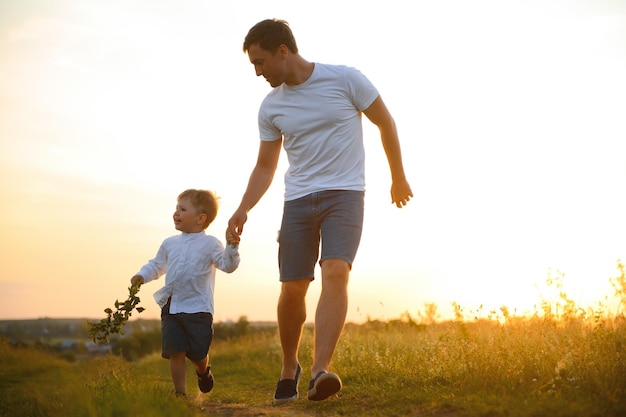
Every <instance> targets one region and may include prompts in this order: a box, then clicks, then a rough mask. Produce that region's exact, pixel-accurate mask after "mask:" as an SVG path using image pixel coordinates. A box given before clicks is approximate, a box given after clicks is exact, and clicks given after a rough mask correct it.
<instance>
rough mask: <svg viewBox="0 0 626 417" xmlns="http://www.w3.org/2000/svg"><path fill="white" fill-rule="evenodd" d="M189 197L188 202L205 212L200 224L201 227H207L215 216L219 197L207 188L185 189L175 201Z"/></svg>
mask: <svg viewBox="0 0 626 417" xmlns="http://www.w3.org/2000/svg"><path fill="white" fill-rule="evenodd" d="M185 199H189V202H190V203H191V205H192V206H193V208H195V209H196V210H197V211H198V212H199V213H204V214H206V221H205V222H204V224H203V225H202V228H203V229H206V228H207V227H209V225H210V224H211V223H212V222H213V220H215V216H217V209H218V208H219V205H218V203H217V200H218V199H219V197H217V196H216V195H215V193H214V192H213V191H207V190H194V189H189V190H185V191H183V192H182V193H180V195H179V196H178V199H177V201H180V200H185Z"/></svg>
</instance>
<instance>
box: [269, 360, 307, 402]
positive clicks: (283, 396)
mask: <svg viewBox="0 0 626 417" xmlns="http://www.w3.org/2000/svg"><path fill="white" fill-rule="evenodd" d="M301 373H302V368H301V367H300V364H298V367H297V368H296V376H295V377H294V379H281V380H280V381H278V384H276V392H275V393H274V403H282V402H286V401H293V400H297V399H298V382H300V374H301Z"/></svg>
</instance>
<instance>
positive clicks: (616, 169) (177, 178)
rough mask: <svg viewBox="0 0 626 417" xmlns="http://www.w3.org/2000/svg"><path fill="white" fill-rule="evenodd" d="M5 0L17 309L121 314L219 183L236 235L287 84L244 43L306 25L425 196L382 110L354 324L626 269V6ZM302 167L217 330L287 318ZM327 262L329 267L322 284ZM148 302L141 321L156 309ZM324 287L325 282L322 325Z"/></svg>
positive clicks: (8, 308)
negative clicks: (266, 30) (120, 303)
mask: <svg viewBox="0 0 626 417" xmlns="http://www.w3.org/2000/svg"><path fill="white" fill-rule="evenodd" d="M303 4H304V3H301V2H296V1H273V0H269V1H266V2H253V1H241V2H226V1H224V2H215V1H208V0H207V1H200V0H183V1H177V2H173V1H152V0H150V1H149V0H124V1H118V0H109V1H101V2H94V1H89V2H87V1H82V0H55V1H52V0H23V1H22V0H19V1H18V0H15V1H11V0H0V192H1V193H2V199H1V200H0V319H16V318H39V317H89V318H99V317H101V316H103V314H104V313H103V309H104V308H106V307H111V306H112V305H113V302H114V301H115V299H125V298H126V296H127V294H128V291H127V287H128V285H129V282H130V277H131V276H132V275H133V274H134V273H135V272H137V271H138V270H139V268H140V267H141V266H142V265H143V264H144V263H145V262H146V261H148V260H149V259H151V258H152V257H153V256H154V255H155V254H156V251H157V249H158V247H159V244H160V243H161V241H162V240H163V239H164V238H165V237H167V236H170V235H173V234H175V233H176V230H175V229H174V227H173V222H172V219H171V216H172V213H173V211H174V208H175V205H176V201H175V199H176V196H177V195H178V194H179V193H180V192H181V191H183V190H184V189H187V188H205V189H211V190H214V191H216V193H217V194H218V195H219V196H220V197H221V207H220V212H219V214H218V217H217V219H216V220H215V222H214V223H213V224H212V225H211V226H210V227H209V229H208V231H207V232H208V233H210V234H213V235H216V236H217V237H219V238H220V239H221V240H222V241H223V240H224V231H225V228H226V223H227V220H228V218H229V217H230V215H231V214H232V212H233V211H234V210H235V208H236V207H237V205H238V204H239V201H240V199H241V195H242V193H243V191H244V189H245V186H246V184H247V180H248V177H249V174H250V171H251V169H252V167H253V165H254V163H255V160H256V154H257V150H258V142H259V139H258V137H259V135H258V130H257V122H256V121H257V110H258V106H259V104H260V102H261V100H262V99H263V97H264V96H265V95H266V94H267V93H268V91H269V89H270V86H269V85H268V84H267V83H266V82H265V80H263V79H262V78H257V77H255V73H254V68H253V67H252V65H251V64H250V63H249V61H248V58H247V56H246V55H245V54H244V53H243V52H242V43H243V39H244V37H245V35H246V33H247V31H248V29H249V28H250V27H251V26H252V25H253V24H255V23H256V22H258V21H260V20H263V19H266V18H272V17H278V18H281V19H285V20H287V21H288V22H289V23H290V25H291V27H292V30H293V31H294V34H295V36H296V40H297V42H298V46H299V48H300V52H301V54H302V56H303V57H304V58H305V59H307V60H309V61H314V62H324V63H332V64H346V65H350V66H354V67H357V68H359V69H360V70H361V71H362V72H363V73H364V74H365V75H367V76H368V77H369V78H370V79H371V80H372V82H373V83H374V84H375V85H376V86H377V87H378V89H379V91H380V93H381V95H382V97H383V99H384V100H385V102H386V103H387V106H388V107H389V109H390V110H391V112H392V114H393V116H394V118H395V120H396V123H397V125H398V129H399V133H400V140H401V143H402V148H403V156H404V162H405V170H406V173H407V176H408V178H409V181H410V183H411V186H412V188H413V192H414V195H415V197H414V198H413V199H412V200H411V202H410V203H409V205H408V206H407V207H405V208H403V209H401V210H399V209H397V208H396V207H395V206H393V205H392V204H391V203H390V197H389V187H390V176H389V170H388V167H387V162H386V159H385V157H384V153H383V150H382V146H381V144H380V138H379V135H378V132H377V131H376V130H375V129H374V128H373V127H372V125H371V124H369V122H367V120H366V119H364V126H365V142H366V152H367V173H366V175H367V193H366V220H365V225H364V232H363V239H362V242H361V247H360V250H359V254H358V255H357V259H356V261H355V264H354V268H353V272H352V275H351V283H350V307H349V312H348V320H350V321H356V322H359V321H363V320H366V319H367V318H368V317H369V318H378V319H392V318H397V317H399V316H400V315H401V314H402V313H404V312H409V313H410V314H411V315H413V316H416V315H417V314H418V311H420V310H423V307H424V304H425V303H435V304H437V305H438V306H439V311H440V313H441V315H442V317H449V316H450V314H451V313H450V312H451V308H450V305H451V303H452V302H457V303H458V304H460V305H461V306H464V307H465V308H466V309H467V310H472V309H477V308H479V306H480V305H483V309H484V311H489V310H491V309H498V308H499V307H500V306H503V305H506V306H508V307H509V308H510V309H511V310H513V309H517V311H518V312H523V311H532V310H533V306H534V305H536V304H538V303H539V301H540V299H541V298H540V297H541V296H544V297H545V296H547V295H548V292H546V291H547V290H546V289H545V281H546V278H547V277H548V276H557V275H559V274H561V273H562V274H564V276H565V290H566V292H567V294H568V295H569V296H570V297H571V298H572V299H574V300H575V301H576V302H578V303H580V304H581V305H595V304H596V303H597V302H598V301H602V300H605V297H607V296H611V295H612V294H613V290H612V288H611V286H610V285H609V279H610V278H611V277H614V276H615V275H617V269H616V264H617V261H618V259H621V260H623V261H626V2H623V1H619V0H615V1H602V0H578V1H566V0H563V1H556V0H545V1H543V0H542V1H539V0H536V1H521V0H520V1H496V0H494V1H488V0H476V1H465V0H451V1H439V0H424V1H404V0H388V1H376V2H374V1H367V0H366V1H363V0H359V1H352V0H350V1H341V2H338V1H327V0H320V1H318V2H315V3H314V4H315V5H314V6H312V3H307V4H308V7H304V6H303ZM285 169H286V158H284V156H283V157H282V158H281V162H280V166H279V170H278V172H277V174H276V177H275V180H274V183H273V185H272V187H271V189H270V190H269V191H268V193H267V194H266V195H265V197H264V198H263V199H262V200H261V202H260V203H259V204H258V205H257V207H255V208H254V209H253V210H252V211H251V212H250V214H249V220H248V223H247V224H246V227H245V230H244V234H243V236H242V242H241V245H240V252H241V257H242V262H241V266H240V268H239V269H238V270H237V271H236V272H234V273H233V274H230V275H228V274H225V273H221V272H218V275H217V286H216V287H217V288H216V291H217V293H216V315H215V319H216V320H217V321H224V320H229V319H233V320H237V319H238V318H239V317H240V316H247V317H248V319H250V320H274V319H275V306H276V297H277V295H278V291H279V288H280V286H279V282H278V271H277V261H276V259H277V244H276V232H277V229H278V228H279V223H280V218H281V214H282V194H283V173H284V171H285ZM318 272H319V271H318ZM163 282H164V280H161V281H157V282H153V283H149V284H147V285H146V286H145V287H143V288H142V290H141V292H140V296H142V305H143V306H144V307H145V308H146V311H145V312H144V313H142V315H141V316H140V317H144V318H158V317H159V311H158V307H157V305H156V304H155V302H154V301H153V299H152V293H153V292H155V291H156V290H158V289H159V288H160V286H161V285H162V284H163ZM319 289H320V287H319V280H316V282H315V283H314V284H312V286H311V287H310V295H309V303H308V309H309V318H312V317H313V311H314V307H315V301H316V299H317V296H318V294H319Z"/></svg>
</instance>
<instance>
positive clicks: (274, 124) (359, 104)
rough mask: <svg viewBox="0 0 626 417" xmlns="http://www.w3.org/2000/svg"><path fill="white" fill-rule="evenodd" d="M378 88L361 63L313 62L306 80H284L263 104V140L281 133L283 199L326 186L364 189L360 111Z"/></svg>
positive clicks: (279, 135)
mask: <svg viewBox="0 0 626 417" xmlns="http://www.w3.org/2000/svg"><path fill="white" fill-rule="evenodd" d="M377 97H378V90H377V89H376V88H375V87H374V85H373V84H372V83H371V82H370V81H369V80H368V79H367V78H366V77H365V76H364V75H363V74H362V73H361V72H360V71H358V70H357V69H355V68H351V67H347V66H343V65H328V64H319V63H315V67H314V69H313V73H312V74H311V76H310V77H309V79H308V80H307V81H305V82H304V83H302V84H300V85H297V86H288V85H286V84H281V85H280V86H278V87H276V88H274V89H273V90H272V91H271V92H270V93H269V94H268V95H267V97H266V98H265V99H264V100H263V103H262V104H261V108H260V109H259V132H260V136H261V140H263V141H274V140H278V139H280V137H281V136H282V138H283V147H284V148H285V151H286V153H287V158H288V160H289V169H288V170H287V172H286V174H285V200H287V201H288V200H294V199H296V198H300V197H304V196H306V195H308V194H311V193H313V192H317V191H324V190H354V191H364V190H365V149H364V146H363V128H362V125H361V112H362V111H363V110H365V109H367V108H368V107H369V106H370V105H371V104H372V103H373V102H374V100H375V99H376V98H377Z"/></svg>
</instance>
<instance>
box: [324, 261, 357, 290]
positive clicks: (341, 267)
mask: <svg viewBox="0 0 626 417" xmlns="http://www.w3.org/2000/svg"><path fill="white" fill-rule="evenodd" d="M321 266H322V279H323V280H331V281H333V282H336V283H337V284H341V283H346V284H347V282H348V277H349V276H350V264H349V263H348V262H346V261H344V260H343V259H327V260H325V261H324V262H322V265H321Z"/></svg>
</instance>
